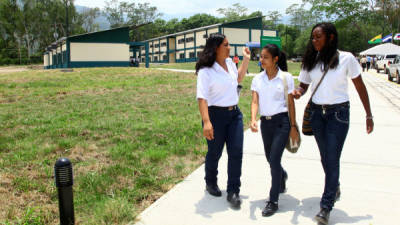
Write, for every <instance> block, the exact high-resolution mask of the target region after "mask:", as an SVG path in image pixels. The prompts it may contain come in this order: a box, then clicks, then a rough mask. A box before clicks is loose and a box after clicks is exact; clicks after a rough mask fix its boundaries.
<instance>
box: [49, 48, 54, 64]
mask: <svg viewBox="0 0 400 225" xmlns="http://www.w3.org/2000/svg"><path fill="white" fill-rule="evenodd" d="M51 65H53V52H52V51H51V52H49V66H51Z"/></svg>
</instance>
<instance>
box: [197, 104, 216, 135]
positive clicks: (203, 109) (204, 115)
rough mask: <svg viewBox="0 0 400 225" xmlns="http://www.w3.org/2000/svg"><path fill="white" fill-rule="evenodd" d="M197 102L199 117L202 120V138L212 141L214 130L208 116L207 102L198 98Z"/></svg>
mask: <svg viewBox="0 0 400 225" xmlns="http://www.w3.org/2000/svg"><path fill="white" fill-rule="evenodd" d="M197 101H198V102H199V110H200V115H201V119H202V120H203V136H204V137H205V138H207V140H212V139H214V129H213V126H212V124H211V121H210V117H209V115H208V103H207V100H205V99H202V98H199V99H198V100H197Z"/></svg>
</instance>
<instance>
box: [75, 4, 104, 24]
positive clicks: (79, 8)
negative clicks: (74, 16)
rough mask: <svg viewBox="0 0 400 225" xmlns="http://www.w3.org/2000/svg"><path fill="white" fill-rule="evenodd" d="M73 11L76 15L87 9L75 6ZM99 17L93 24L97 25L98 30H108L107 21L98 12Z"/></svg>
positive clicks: (87, 8)
mask: <svg viewBox="0 0 400 225" xmlns="http://www.w3.org/2000/svg"><path fill="white" fill-rule="evenodd" d="M75 9H76V11H77V12H78V13H82V12H84V11H86V10H89V9H90V8H89V7H86V6H81V5H75ZM100 13H101V14H100V16H99V17H97V18H96V19H95V20H94V22H95V23H97V24H99V27H100V30H108V29H110V23H109V22H108V21H107V18H106V17H105V16H104V15H103V12H102V11H101V10H100Z"/></svg>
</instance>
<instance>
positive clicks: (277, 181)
mask: <svg viewBox="0 0 400 225" xmlns="http://www.w3.org/2000/svg"><path fill="white" fill-rule="evenodd" d="M260 62H261V66H262V68H263V69H264V71H263V72H261V73H259V74H258V75H256V76H255V77H254V78H253V81H252V84H251V90H252V101H251V124H250V129H251V130H252V131H253V132H258V127H257V119H256V116H257V112H258V111H259V113H260V115H261V117H260V120H261V136H262V139H263V143H264V152H265V156H266V158H267V161H268V163H269V165H270V171H271V188H270V191H269V200H268V201H267V204H266V206H265V208H264V209H263V211H262V215H263V216H272V215H273V214H274V213H275V212H276V211H277V210H278V199H279V193H283V192H285V190H286V180H287V178H288V175H287V173H286V171H285V170H284V169H283V168H282V165H281V159H282V154H283V150H284V149H285V145H286V142H287V140H288V138H289V135H290V137H291V138H292V140H294V141H296V142H297V141H299V140H298V138H297V137H298V131H297V128H296V116H295V106H294V101H293V96H292V94H289V95H288V93H292V92H293V90H294V81H293V77H292V75H291V74H290V73H288V72H287V62H286V55H285V53H283V52H281V51H280V50H279V48H278V46H276V45H275V44H268V45H266V46H265V47H263V49H262V51H261V56H260ZM285 80H286V81H285ZM285 83H286V85H287V89H288V90H287V93H285V91H284V90H285V88H284V86H285ZM285 95H288V102H289V106H287V105H286V100H285ZM289 108H290V110H289ZM288 110H289V112H290V119H289V115H288Z"/></svg>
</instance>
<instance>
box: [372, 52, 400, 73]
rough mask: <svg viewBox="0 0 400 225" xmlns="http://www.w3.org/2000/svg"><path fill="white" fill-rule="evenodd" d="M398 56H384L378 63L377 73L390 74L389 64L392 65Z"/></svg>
mask: <svg viewBox="0 0 400 225" xmlns="http://www.w3.org/2000/svg"><path fill="white" fill-rule="evenodd" d="M394 58H396V55H384V56H382V57H381V59H379V60H378V61H377V62H376V72H378V73H379V71H381V70H383V72H384V73H388V68H389V65H388V63H389V62H390V63H392V62H393V60H394Z"/></svg>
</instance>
